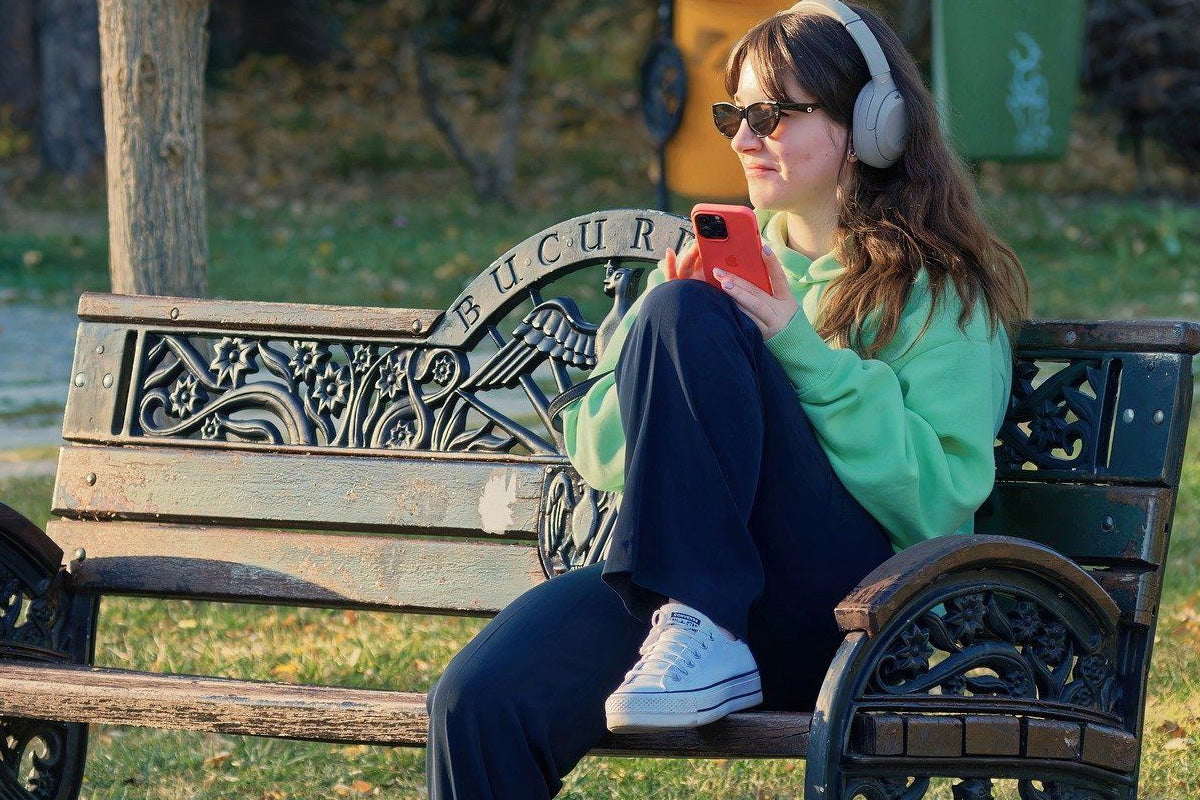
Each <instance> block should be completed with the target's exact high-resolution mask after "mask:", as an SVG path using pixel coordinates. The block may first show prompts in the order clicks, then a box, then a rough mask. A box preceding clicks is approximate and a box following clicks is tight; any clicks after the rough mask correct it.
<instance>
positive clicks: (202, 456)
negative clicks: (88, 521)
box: [53, 445, 546, 538]
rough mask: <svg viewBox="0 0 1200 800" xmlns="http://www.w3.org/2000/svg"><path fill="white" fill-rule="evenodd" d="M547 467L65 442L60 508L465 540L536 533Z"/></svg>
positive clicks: (65, 512)
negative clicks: (323, 456) (332, 460)
mask: <svg viewBox="0 0 1200 800" xmlns="http://www.w3.org/2000/svg"><path fill="white" fill-rule="evenodd" d="M545 468H546V465H545V464H544V463H538V462H534V461H528V462H516V463H513V462H511V461H510V462H508V463H497V462H492V461H488V460H482V459H481V460H475V459H467V458H457V459H452V458H439V459H433V458H428V457H422V456H412V457H409V458H375V457H371V456H351V455H341V456H339V457H338V458H337V460H336V467H335V466H334V464H333V463H331V462H330V460H329V459H327V458H322V457H319V456H313V455H305V454H299V453H269V452H248V451H228V450H226V451H217V450H208V449H204V448H187V447H171V448H163V447H96V446H86V445H76V446H66V447H63V448H62V450H61V452H60V454H59V461H58V477H57V479H56V480H55V485H54V502H53V513H54V514H56V515H59V516H70V517H86V518H93V519H109V518H121V519H149V520H169V521H176V522H201V523H208V522H221V523H228V524H233V525H247V526H252V527H282V528H288V527H296V528H301V527H302V528H309V529H318V530H339V531H340V530H391V531H402V530H408V531H411V532H419V533H422V534H441V535H452V536H453V535H459V536H479V535H481V534H494V535H497V536H501V535H506V536H517V537H519V538H530V537H532V536H535V535H536V533H537V519H538V507H539V502H540V497H541V490H542V482H543V479H544V474H545V473H544V470H545Z"/></svg>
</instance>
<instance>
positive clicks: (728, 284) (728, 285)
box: [721, 281, 733, 289]
mask: <svg viewBox="0 0 1200 800" xmlns="http://www.w3.org/2000/svg"><path fill="white" fill-rule="evenodd" d="M721 286H722V287H724V288H725V289H732V288H733V281H725V282H724V283H722V284H721Z"/></svg>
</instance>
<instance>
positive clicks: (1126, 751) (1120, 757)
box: [1083, 725, 1139, 772]
mask: <svg viewBox="0 0 1200 800" xmlns="http://www.w3.org/2000/svg"><path fill="white" fill-rule="evenodd" d="M1138 752H1139V747H1138V740H1137V738H1136V737H1134V736H1133V734H1130V733H1126V732H1125V731H1122V730H1118V729H1116V728H1109V727H1106V726H1104V725H1084V726H1083V761H1084V763H1085V764H1092V765H1093V766H1097V767H1105V768H1106V769H1114V770H1118V771H1121V772H1128V771H1130V770H1133V769H1134V768H1135V767H1136V766H1137V763H1138Z"/></svg>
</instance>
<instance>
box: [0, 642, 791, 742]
mask: <svg viewBox="0 0 1200 800" xmlns="http://www.w3.org/2000/svg"><path fill="white" fill-rule="evenodd" d="M0 711H2V712H3V714H4V716H13V717H29V718H33V719H53V720H62V721H66V722H90V723H103V724H109V725H138V726H149V727H155V728H167V729H176V730H197V731H211V732H214V733H226V734H240V735H250V736H272V737H277V738H284V739H307V740H313V741H322V742H356V743H357V742H361V743H365V744H379V745H388V746H416V747H420V746H424V744H425V741H426V731H427V728H428V715H427V712H426V708H425V695H423V694H420V693H412V692H393V691H384V690H376V689H347V688H341V687H331V686H302V685H297V684H286V683H267V682H260V681H243V680H231V679H226V678H202V677H193V676H187V675H164V674H157V673H147V672H133V671H128V670H116V669H99V668H94V667H83V666H78V665H72V664H38V665H34V664H28V663H18V662H0ZM811 723H812V714H809V713H787V712H750V713H741V714H733V715H731V716H729V717H726V718H725V719H724V720H722V721H721V722H718V723H714V724H713V725H709V726H706V727H704V728H697V729H694V730H685V731H674V732H671V733H667V734H653V735H643V734H637V735H622V736H616V735H609V736H608V737H607V738H605V740H604V741H603V742H602V744H601V747H600V749H599V750H598V751H597V752H603V753H605V754H608V755H627V756H681V757H690V756H695V757H706V756H722V757H729V758H760V757H761V758H771V757H800V756H803V755H804V754H805V752H806V751H807V748H808V733H809V729H810V727H811Z"/></svg>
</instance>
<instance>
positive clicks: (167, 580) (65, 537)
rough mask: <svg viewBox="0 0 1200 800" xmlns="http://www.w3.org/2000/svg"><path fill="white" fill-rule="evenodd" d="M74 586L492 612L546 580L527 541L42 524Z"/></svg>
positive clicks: (132, 524) (329, 604)
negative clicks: (67, 563)
mask: <svg viewBox="0 0 1200 800" xmlns="http://www.w3.org/2000/svg"><path fill="white" fill-rule="evenodd" d="M46 532H47V533H48V534H49V536H50V538H51V539H53V540H54V542H55V543H56V544H58V546H59V547H61V548H62V549H63V551H64V552H65V553H66V554H67V557H68V558H73V554H74V553H75V552H76V550H78V549H79V548H82V549H84V551H85V552H86V557H85V558H84V560H83V561H82V562H78V563H72V565H71V570H72V576H73V585H74V588H75V589H76V590H79V591H83V592H92V593H97V594H108V593H112V594H143V595H153V596H158V597H175V598H189V599H201V600H234V601H248V602H255V603H281V604H299V605H313V606H326V607H335V608H361V609H376V610H388V611H405V612H409V611H412V612H420V611H439V612H442V613H462V614H478V615H486V614H494V613H496V612H497V611H499V610H500V609H502V608H504V606H506V605H507V604H508V603H510V602H512V600H514V599H515V598H516V597H517V596H518V595H519V594H521V592H523V591H525V590H526V589H529V588H530V587H532V586H536V585H537V584H539V583H541V582H542V581H544V580H545V579H546V576H545V573H544V572H543V571H542V567H541V563H540V561H539V560H538V554H537V550H536V549H535V548H534V547H532V546H531V545H529V544H503V543H499V542H486V541H463V540H461V539H454V540H440V541H439V540H433V539H412V538H408V537H401V536H381V535H374V536H372V535H360V534H341V535H336V534H319V533H298V532H295V531H286V532H285V531H271V530H253V529H245V528H220V527H204V526H194V525H162V524H156V523H138V522H100V523H97V522H82V521H75V520H52V521H51V522H50V524H49V526H48V527H47V530H46Z"/></svg>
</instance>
